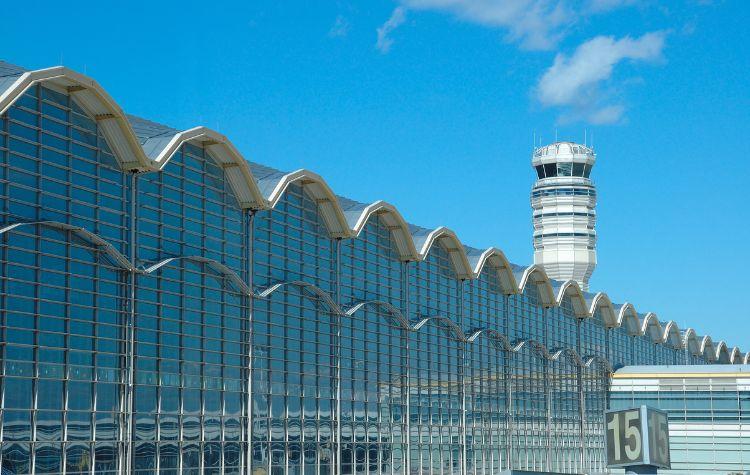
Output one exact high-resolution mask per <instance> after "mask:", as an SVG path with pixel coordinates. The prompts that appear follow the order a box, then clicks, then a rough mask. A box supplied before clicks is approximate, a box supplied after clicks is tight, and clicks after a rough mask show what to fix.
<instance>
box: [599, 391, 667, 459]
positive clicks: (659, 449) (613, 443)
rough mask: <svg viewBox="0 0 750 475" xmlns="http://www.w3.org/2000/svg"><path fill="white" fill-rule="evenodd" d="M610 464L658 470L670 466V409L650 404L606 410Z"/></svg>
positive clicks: (605, 418)
mask: <svg viewBox="0 0 750 475" xmlns="http://www.w3.org/2000/svg"><path fill="white" fill-rule="evenodd" d="M604 420H605V422H606V438H605V440H606V446H607V467H609V468H624V469H625V471H626V472H627V473H634V474H655V473H657V469H659V468H666V469H669V468H671V460H670V458H669V425H668V420H667V413H666V412H664V411H662V410H659V409H654V408H652V407H648V406H641V407H635V408H631V409H623V410H613V411H606V412H605V417H604Z"/></svg>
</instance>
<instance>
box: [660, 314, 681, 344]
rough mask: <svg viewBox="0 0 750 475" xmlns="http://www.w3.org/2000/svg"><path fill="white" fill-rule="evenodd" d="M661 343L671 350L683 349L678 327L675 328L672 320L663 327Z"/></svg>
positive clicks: (675, 324)
mask: <svg viewBox="0 0 750 475" xmlns="http://www.w3.org/2000/svg"><path fill="white" fill-rule="evenodd" d="M662 341H663V342H664V343H665V344H666V345H668V346H671V347H672V348H678V349H680V348H684V347H683V344H682V336H681V335H680V327H678V326H677V323H675V322H674V321H673V320H670V321H669V322H667V324H666V325H665V326H664V335H662Z"/></svg>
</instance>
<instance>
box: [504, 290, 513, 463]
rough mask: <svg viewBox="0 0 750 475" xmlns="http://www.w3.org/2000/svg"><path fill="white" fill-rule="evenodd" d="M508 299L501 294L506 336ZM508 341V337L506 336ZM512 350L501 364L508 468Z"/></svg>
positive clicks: (511, 441)
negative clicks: (503, 363)
mask: <svg viewBox="0 0 750 475" xmlns="http://www.w3.org/2000/svg"><path fill="white" fill-rule="evenodd" d="M509 299H510V296H509V295H503V320H504V321H503V323H504V324H505V331H506V336H507V334H508V333H509V331H510V327H509V321H510V315H509V312H510V303H509V302H508V300H509ZM508 340H509V341H510V338H508ZM512 369H513V351H507V350H506V352H505V365H504V366H503V384H504V388H503V389H505V418H506V420H505V428H506V431H507V434H506V437H507V440H506V448H507V454H506V459H507V461H506V464H505V466H506V468H507V469H508V470H512V469H513V381H512V380H511V378H512V375H513V371H512Z"/></svg>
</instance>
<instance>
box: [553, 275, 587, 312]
mask: <svg viewBox="0 0 750 475" xmlns="http://www.w3.org/2000/svg"><path fill="white" fill-rule="evenodd" d="M552 288H553V289H554V291H555V301H556V302H557V306H558V307H559V306H561V305H562V302H563V300H564V299H565V298H569V299H570V302H571V304H572V305H573V312H575V316H576V318H588V317H590V316H591V314H589V306H588V305H587V304H586V298H585V297H584V296H583V292H582V291H581V287H580V286H579V285H578V282H576V281H575V280H566V281H565V282H558V281H552Z"/></svg>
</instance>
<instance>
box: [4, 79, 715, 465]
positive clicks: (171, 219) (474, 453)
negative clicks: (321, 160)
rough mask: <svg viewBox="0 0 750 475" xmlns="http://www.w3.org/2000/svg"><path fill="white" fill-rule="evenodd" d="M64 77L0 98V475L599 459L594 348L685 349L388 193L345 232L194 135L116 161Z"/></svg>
mask: <svg viewBox="0 0 750 475" xmlns="http://www.w3.org/2000/svg"><path fill="white" fill-rule="evenodd" d="M71 91H72V90H70V89H68V90H65V89H64V88H60V87H55V88H48V87H45V86H44V85H40V84H36V85H33V86H31V87H30V88H28V89H27V90H26V91H25V92H24V93H23V94H22V95H20V96H19V98H18V99H17V100H16V101H15V102H14V103H13V104H12V105H11V106H10V107H9V108H8V110H7V111H6V112H5V113H3V114H2V116H0V194H1V195H2V208H0V360H1V365H0V366H1V371H2V374H1V375H0V395H1V398H2V399H0V402H1V405H0V464H2V473H3V475H5V474H6V473H7V474H21V473H32V472H33V473H50V474H62V473H66V474H74V473H76V474H83V473H102V474H105V473H112V474H113V473H139V474H155V473H165V474H166V473H172V474H177V473H188V474H189V473H195V474H198V473H201V474H203V473H209V474H233V473H253V474H263V473H274V474H281V473H305V474H328V473H336V474H339V473H340V474H353V473H356V474H375V473H378V474H380V473H389V474H405V473H431V474H453V473H462V474H463V473H465V474H490V473H498V472H499V471H501V470H504V469H507V468H513V469H523V470H549V471H558V472H570V473H574V472H584V471H598V470H602V469H603V467H604V460H603V458H604V455H603V427H602V424H603V422H602V412H603V410H604V409H605V407H606V405H607V401H608V397H609V381H610V380H609V377H610V371H611V369H612V367H619V366H623V365H626V364H635V363H646V364H660V363H670V364H671V363H673V362H675V361H681V359H683V358H686V357H687V356H686V355H687V353H686V352H685V350H684V349H676V348H671V347H669V346H667V345H664V344H661V343H654V342H653V340H652V338H650V337H648V336H638V335H635V333H637V332H629V331H628V328H627V326H625V325H617V324H613V323H612V322H608V321H607V319H606V318H605V317H604V316H603V315H602V313H601V311H600V310H597V311H596V312H594V314H593V316H591V317H590V318H588V317H587V318H580V315H579V316H577V315H576V312H575V311H574V304H573V302H572V301H571V299H570V298H569V297H565V298H563V299H562V301H560V302H555V303H554V304H553V303H550V302H549V299H548V298H547V297H546V296H545V292H547V287H548V286H549V284H548V283H547V282H548V281H546V280H545V279H546V278H545V277H544V276H543V275H542V274H541V273H540V271H533V272H534V277H533V278H529V279H528V281H527V282H526V283H525V284H524V285H522V286H521V289H520V290H519V289H518V288H517V287H516V286H515V278H514V277H512V276H511V277H510V279H511V280H514V282H513V283H514V285H513V286H512V288H509V287H508V285H507V282H505V281H504V280H503V278H502V277H501V275H503V272H510V271H509V270H508V269H502V268H501V266H500V265H499V264H498V263H497V262H495V261H492V260H487V261H486V262H485V263H484V264H483V266H478V269H479V270H478V271H477V273H476V274H475V275H467V273H466V272H465V271H461V270H459V268H460V266H459V265H458V261H461V260H462V259H464V260H466V259H467V258H466V254H470V252H469V251H470V250H468V249H466V250H465V249H464V247H463V245H461V244H460V243H458V244H457V243H456V242H455V240H454V239H452V238H451V236H450V235H448V234H443V235H441V236H442V237H438V238H437V239H435V240H434V242H432V243H431V245H429V246H426V250H425V252H424V254H423V255H422V254H420V255H418V256H417V257H414V256H411V257H409V256H406V255H405V254H404V252H403V248H404V247H407V248H408V246H405V245H404V242H403V235H399V234H398V232H397V231H398V230H397V229H396V228H397V226H394V224H393V222H394V219H393V216H391V215H389V214H388V213H389V212H388V211H387V210H385V211H383V212H380V213H373V214H370V215H369V216H368V217H367V218H366V222H365V223H363V224H362V226H361V228H359V229H358V232H357V233H354V232H352V233H351V234H350V235H347V236H344V237H342V236H341V234H340V233H338V234H337V233H334V232H332V226H331V218H330V216H329V215H327V214H326V213H325V212H324V207H325V206H326V204H325V203H323V200H321V199H320V197H319V196H320V189H321V186H320V183H318V182H316V181H315V178H314V177H312V178H311V177H307V178H305V177H301V178H299V179H295V180H294V181H293V182H291V183H289V184H286V185H285V186H284V188H283V190H282V191H281V192H280V193H279V194H278V196H277V198H275V201H273V205H272V206H271V205H269V206H263V207H257V208H253V207H252V206H247V204H246V201H242V200H240V199H239V198H238V193H237V188H236V180H234V179H233V178H232V177H233V176H234V175H232V173H233V171H232V167H233V166H235V165H233V164H227V163H226V161H223V160H220V159H219V156H218V152H217V151H216V149H214V148H212V144H211V142H203V143H201V142H198V141H191V142H185V143H182V144H180V145H179V146H178V147H176V148H175V150H174V152H173V153H171V155H170V156H169V157H168V161H166V163H162V164H160V166H159V167H154V170H151V171H148V172H145V173H134V172H132V171H130V170H128V169H127V168H124V167H123V166H122V163H123V161H122V160H121V157H118V156H117V155H116V154H115V153H113V151H112V150H113V149H115V147H110V145H109V143H108V139H107V138H106V137H107V134H106V133H105V132H107V129H106V127H105V126H104V125H103V122H102V121H105V122H106V120H107V119H109V118H108V117H102V116H95V115H92V114H90V113H87V112H86V111H85V109H84V108H83V107H82V106H81V105H80V104H79V103H78V102H77V100H76V99H74V98H73V97H72V92H71ZM268 175H272V173H270V172H269V173H268ZM258 188H259V189H261V190H265V188H264V187H263V186H259V187H258ZM270 188H272V189H273V192H274V193H275V192H276V191H275V189H276V188H275V187H270ZM269 203H270V201H269ZM414 233H415V235H416V234H419V232H418V231H414ZM410 237H411V236H407V238H410ZM464 253H466V254H464ZM461 255H463V258H461V257H460V256H461ZM506 280H507V279H506ZM636 326H638V325H636ZM704 362H706V361H705V360H704V359H703V357H702V356H696V355H694V354H691V355H690V363H691V364H701V363H704Z"/></svg>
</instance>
